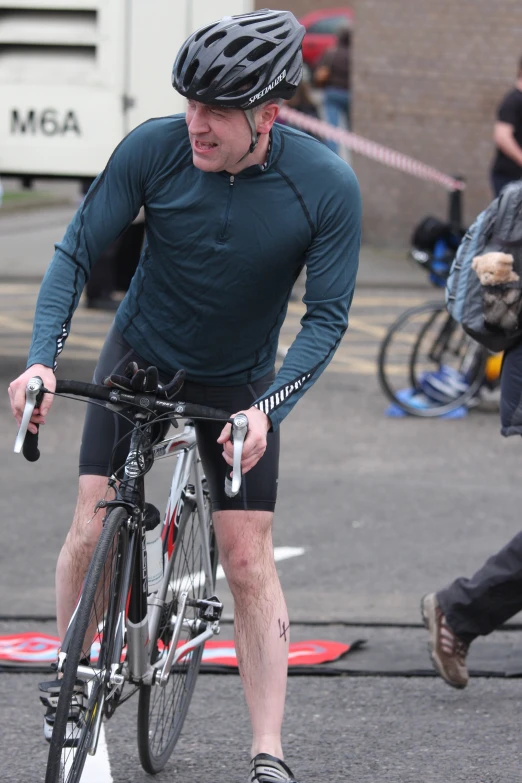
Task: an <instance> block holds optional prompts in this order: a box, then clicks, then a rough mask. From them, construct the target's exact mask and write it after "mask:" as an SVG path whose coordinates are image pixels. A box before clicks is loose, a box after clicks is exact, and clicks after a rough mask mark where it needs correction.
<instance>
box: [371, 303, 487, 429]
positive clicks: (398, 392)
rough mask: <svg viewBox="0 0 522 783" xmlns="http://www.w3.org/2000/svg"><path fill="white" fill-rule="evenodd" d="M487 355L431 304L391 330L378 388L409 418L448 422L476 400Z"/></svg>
mask: <svg viewBox="0 0 522 783" xmlns="http://www.w3.org/2000/svg"><path fill="white" fill-rule="evenodd" d="M487 355H488V352H487V350H486V349H485V348H483V347H482V346H481V345H479V344H478V343H476V342H475V341H474V340H473V339H472V338H471V337H469V335H467V334H466V332H464V330H463V329H462V327H461V326H460V324H458V323H457V322H456V321H455V320H454V319H453V318H452V317H451V316H450V315H449V314H448V312H447V311H446V307H445V305H444V303H443V302H428V303H426V304H424V305H420V306H419V307H412V308H411V309H409V310H406V312H404V313H403V314H402V315H401V316H400V317H399V318H398V319H397V320H396V321H395V322H394V323H393V324H392V325H391V326H390V328H389V330H388V332H387V333H386V335H385V337H384V340H383V341H382V343H381V347H380V350H379V358H378V374H379V382H380V384H381V388H382V390H383V391H384V393H385V394H386V396H387V397H388V399H390V400H391V402H392V403H394V404H395V405H396V406H398V407H399V408H400V409H401V410H403V411H404V412H405V413H409V414H411V415H413V416H420V417H424V418H433V417H437V416H443V415H444V414H447V413H450V412H452V411H454V410H456V409H457V408H460V407H462V406H468V405H469V404H470V403H471V401H472V400H473V399H474V398H475V397H476V395H477V392H478V391H479V389H480V387H481V386H482V384H483V382H484V371H485V365H486V360H487ZM430 391H431V393H430Z"/></svg>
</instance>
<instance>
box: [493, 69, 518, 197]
mask: <svg viewBox="0 0 522 783" xmlns="http://www.w3.org/2000/svg"><path fill="white" fill-rule="evenodd" d="M493 139H494V141H495V146H496V155H495V159H494V161H493V166H492V169H491V186H492V188H493V193H494V194H495V197H496V196H498V195H499V193H500V191H501V190H502V188H503V187H504V186H505V185H507V184H508V182H513V180H516V179H520V178H521V177H522V57H521V58H520V60H519V63H518V74H517V80H516V82H515V86H514V87H513V88H512V89H511V90H510V91H509V92H508V93H506V95H505V96H504V98H503V99H502V102H501V104H500V106H499V107H498V111H497V121H496V122H495V127H494V130H493Z"/></svg>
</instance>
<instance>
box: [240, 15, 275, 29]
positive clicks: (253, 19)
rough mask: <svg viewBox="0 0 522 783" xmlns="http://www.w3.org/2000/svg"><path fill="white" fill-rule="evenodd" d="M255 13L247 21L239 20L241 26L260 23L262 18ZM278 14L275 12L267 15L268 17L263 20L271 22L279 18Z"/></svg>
mask: <svg viewBox="0 0 522 783" xmlns="http://www.w3.org/2000/svg"><path fill="white" fill-rule="evenodd" d="M254 16H255V14H252V16H251V17H250V19H248V20H247V21H246V22H239V26H240V27H248V26H249V25H251V24H259V22H260V19H255V18H254ZM277 18H278V14H273V15H272V16H267V17H266V19H263V22H271V21H272V19H277Z"/></svg>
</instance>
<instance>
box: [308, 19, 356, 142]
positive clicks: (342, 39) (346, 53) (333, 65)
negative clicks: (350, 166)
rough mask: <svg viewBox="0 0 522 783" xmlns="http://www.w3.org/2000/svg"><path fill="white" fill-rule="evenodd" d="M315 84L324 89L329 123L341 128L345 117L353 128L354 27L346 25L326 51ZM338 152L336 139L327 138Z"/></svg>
mask: <svg viewBox="0 0 522 783" xmlns="http://www.w3.org/2000/svg"><path fill="white" fill-rule="evenodd" d="M314 84H315V85H316V87H321V88H322V89H323V90H324V92H323V101H324V113H325V119H326V122H328V123H330V125H335V126H336V127H338V126H339V125H340V124H341V118H342V119H343V120H344V122H345V123H346V128H349V127H350V29H349V27H342V28H341V29H340V30H339V32H338V34H337V43H336V44H335V46H333V47H332V48H331V49H328V51H327V52H325V54H324V56H323V57H322V59H321V60H320V61H319V65H318V66H317V68H316V70H315V74H314ZM326 144H327V145H328V146H329V147H330V149H332V150H333V151H334V152H337V151H338V145H337V143H336V142H335V141H330V140H326Z"/></svg>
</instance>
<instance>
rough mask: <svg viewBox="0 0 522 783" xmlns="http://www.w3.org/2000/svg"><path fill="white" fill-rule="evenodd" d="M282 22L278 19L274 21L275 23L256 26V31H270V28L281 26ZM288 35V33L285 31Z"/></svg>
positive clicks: (274, 28) (276, 28)
mask: <svg viewBox="0 0 522 783" xmlns="http://www.w3.org/2000/svg"><path fill="white" fill-rule="evenodd" d="M282 26H283V25H282V23H281V22H280V21H278V22H276V24H267V25H263V27H258V28H257V32H258V33H271V32H272V30H278V29H279V28H280V27H282ZM287 35H288V33H287Z"/></svg>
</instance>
